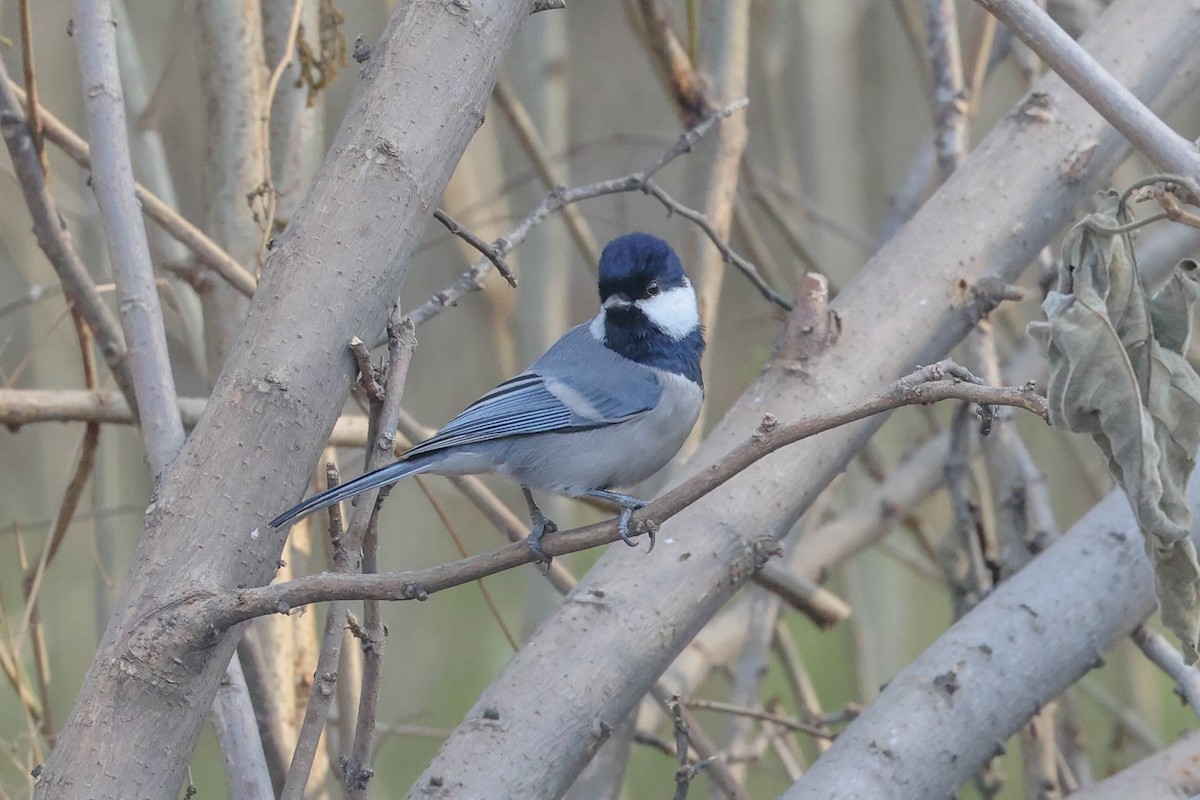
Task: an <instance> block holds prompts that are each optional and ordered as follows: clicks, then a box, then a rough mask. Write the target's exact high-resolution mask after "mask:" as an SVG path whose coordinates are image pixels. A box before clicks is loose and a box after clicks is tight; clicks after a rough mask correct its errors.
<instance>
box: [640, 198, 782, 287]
mask: <svg viewBox="0 0 1200 800" xmlns="http://www.w3.org/2000/svg"><path fill="white" fill-rule="evenodd" d="M638 188H640V189H641V190H642V191H643V192H645V193H646V194H648V195H650V196H651V197H653V198H655V199H656V200H658V201H659V202H660V203H662V204H663V205H664V206H666V207H667V211H668V213H671V214H678V215H679V216H681V217H683V218H684V219H686V220H689V221H691V222H693V223H695V224H696V226H697V227H699V228H700V230H702V231H704V235H705V236H707V237H708V238H709V241H711V242H712V243H713V244H714V245H715V246H716V248H717V250H718V251H719V252H720V253H721V258H723V259H724V260H725V263H726V264H732V265H733V266H735V267H737V269H738V270H739V271H740V272H741V273H742V274H743V275H745V276H746V278H748V279H749V281H750V283H752V284H754V288H755V289H758V291H759V292H760V293H761V294H762V296H763V297H765V298H767V299H768V300H770V301H771V302H772V303H774V304H775V305H777V306H779V307H780V308H784V309H787V310H788V311H791V310H792V308H793V304H792V301H791V300H788V299H787V298H786V297H784V296H783V295H782V294H780V293H779V292H777V291H775V290H774V289H772V288H771V287H770V286H768V285H767V282H766V281H765V280H763V277H762V275H760V274H759V272H758V268H757V267H756V266H754V265H753V264H751V263H750V262H749V261H747V260H746V259H744V258H742V257H741V256H739V255H738V254H737V253H735V252H734V251H733V248H731V247H730V246H729V245H728V244H726V243H725V241H724V240H723V239H722V238H721V235H720V234H719V233H717V231H716V229H714V228H713V226H712V225H711V224H710V223H709V221H708V218H707V217H706V216H705V215H704V214H701V213H700V212H699V211H696V210H695V209H692V208H688V207H687V206H685V205H683V204H682V203H680V202H679V201H678V200H676V199H675V198H673V197H671V196H670V195H669V194H667V193H666V192H665V191H663V189H662V187H660V186H659V185H658V184H656V183H654V182H653V181H649V180H647V181H644V182H643V183H642V185H641V186H640V187H638Z"/></svg>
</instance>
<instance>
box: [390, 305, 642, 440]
mask: <svg viewBox="0 0 1200 800" xmlns="http://www.w3.org/2000/svg"><path fill="white" fill-rule="evenodd" d="M661 396H662V387H661V386H660V385H659V382H658V378H657V377H656V376H655V374H654V372H653V371H651V370H649V369H647V368H646V367H643V366H641V365H640V364H637V363H635V362H633V361H629V360H628V359H625V358H622V357H621V356H619V355H617V354H616V353H614V352H612V351H611V350H609V349H608V348H607V347H605V346H604V345H602V344H601V343H600V342H598V341H596V339H595V337H594V336H592V334H591V332H590V331H589V330H588V329H587V326H585V325H580V326H577V327H575V328H572V329H571V330H569V331H567V333H566V334H564V335H563V337H562V338H561V339H559V340H558V342H556V343H555V344H554V346H553V347H551V348H550V349H549V350H548V351H546V354H545V355H543V356H542V357H541V358H540V359H538V360H537V362H536V363H534V365H533V366H532V367H530V368H529V369H528V370H526V371H525V372H523V373H521V374H520V375H518V376H517V377H515V378H513V379H512V380H509V381H505V382H504V383H502V384H500V385H499V386H497V387H496V388H495V389H493V390H492V391H490V392H488V393H487V394H485V395H484V396H483V397H481V398H479V399H478V400H476V401H475V402H474V403H473V404H472V405H471V406H470V407H469V408H467V409H466V410H465V411H463V412H462V413H461V414H459V415H458V416H457V417H455V418H454V419H452V420H450V422H448V423H446V426H445V427H443V428H442V429H441V430H440V431H438V432H437V433H436V434H435V435H434V436H432V437H431V438H429V439H426V440H425V441H423V442H421V443H420V444H417V445H415V446H414V447H413V448H412V449H410V450H409V451H408V452H407V453H405V459H408V458H410V457H412V456H418V455H422V454H424V453H430V452H433V451H436V450H443V449H445V448H447V447H458V446H462V445H470V444H476V443H478V442H486V441H491V440H494V439H500V438H504V437H507V436H521V435H525V434H531V433H548V432H551V431H570V430H585V429H588V428H596V427H600V426H602V425H609V424H612V423H614V422H622V421H624V420H627V419H630V418H632V417H635V416H637V415H639V414H643V413H645V412H647V411H649V410H650V409H652V408H654V407H655V406H656V405H657V404H658V401H659V398H660V397H661Z"/></svg>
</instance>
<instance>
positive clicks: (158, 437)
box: [75, 0, 183, 476]
mask: <svg viewBox="0 0 1200 800" xmlns="http://www.w3.org/2000/svg"><path fill="white" fill-rule="evenodd" d="M75 46H76V53H77V55H78V57H79V74H80V77H81V79H82V81H83V88H84V91H83V94H84V107H85V108H86V110H87V123H88V138H89V139H91V144H92V156H93V158H92V188H93V190H94V191H95V193H96V201H97V202H98V203H99V204H100V215H101V217H102V218H103V220H104V231H105V234H106V235H107V238H108V253H109V259H110V260H111V261H112V268H113V275H114V277H115V278H116V283H117V294H118V297H119V310H120V316H121V327H122V328H123V329H124V331H125V341H126V343H127V344H128V346H129V364H130V370H131V372H132V375H133V386H134V393H135V394H136V395H137V405H138V415H139V416H140V417H141V431H142V442H143V444H144V446H145V448H146V458H147V459H148V461H149V464H150V471H151V472H152V473H153V474H154V475H156V476H157V475H161V474H162V471H163V470H164V469H166V467H167V465H168V464H170V463H171V461H172V460H173V459H174V458H175V454H176V453H178V452H179V448H180V446H181V445H182V444H183V423H182V421H180V418H179V409H178V408H177V407H176V400H175V378H174V376H173V375H172V374H171V360H170V356H169V355H168V353H167V333H166V329H165V328H164V326H163V318H162V309H161V307H160V306H159V302H158V288H157V287H156V286H155V283H154V265H153V264H152V262H151V260H150V246H149V243H148V240H147V239H146V226H145V223H144V222H143V220H142V211H141V207H140V206H139V205H138V202H137V197H136V196H135V194H134V184H133V166H132V164H131V162H130V160H129V142H128V138H127V136H128V132H127V130H126V125H125V105H124V101H123V100H122V95H121V76H120V74H119V72H118V71H117V39H116V22H115V20H114V19H113V12H112V6H111V4H110V3H109V1H108V0H76V2H75Z"/></svg>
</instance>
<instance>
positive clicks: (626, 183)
mask: <svg viewBox="0 0 1200 800" xmlns="http://www.w3.org/2000/svg"><path fill="white" fill-rule="evenodd" d="M747 102H748V101H746V100H738V101H737V102H735V103H730V104H729V105H728V106H726V107H725V108H723V109H721V110H720V111H718V112H716V113H715V114H713V115H712V116H710V117H708V118H707V119H705V120H703V121H702V122H700V123H699V124H698V125H696V127H694V128H692V129H691V130H689V131H687V132H686V133H684V134H683V135H681V136H680V137H679V139H678V141H676V142H675V144H674V145H673V146H672V147H670V148H668V149H667V150H666V151H665V152H663V153H662V154H661V155H660V156H659V157H658V158H656V159H654V160H653V161H651V162H650V163H649V164H647V165H646V166H644V167H642V168H641V169H640V170H638V171H637V172H634V173H632V174H630V175H626V176H624V177H621V178H613V179H610V180H606V181H600V182H598V183H590V184H587V185H585V186H578V187H575V188H572V189H567V188H565V187H564V188H559V189H557V190H555V191H553V192H551V193H550V194H548V195H546V198H545V199H544V200H542V202H541V203H540V204H539V205H538V207H537V208H535V209H534V210H533V211H531V212H530V213H529V214H528V215H527V216H526V217H525V219H523V220H521V221H520V222H519V223H517V225H516V227H514V228H513V229H512V230H510V231H509V232H508V233H507V234H505V235H504V236H503V237H501V238H500V239H497V240H496V242H495V244H494V245H492V249H493V250H494V251H495V253H496V254H497V255H499V256H505V255H507V254H508V253H510V252H511V251H512V249H513V248H514V247H516V246H517V245H518V244H520V243H521V242H523V241H524V240H525V237H526V236H528V235H529V232H530V231H531V230H533V228H534V227H536V226H537V225H540V224H541V223H542V222H544V221H545V220H546V218H547V217H549V216H550V215H551V214H553V213H555V212H557V211H560V210H561V209H563V208H564V207H565V206H568V205H570V204H572V203H578V202H580V201H581V200H590V199H591V198H594V197H603V196H605V195H610V194H619V193H621V192H633V191H646V192H647V193H649V194H653V192H651V191H649V190H647V188H646V187H647V186H650V185H651V184H650V178H651V177H653V176H654V175H655V174H656V173H657V172H658V171H659V170H661V169H662V168H663V167H665V166H666V165H667V164H669V163H671V162H672V161H673V160H675V159H676V158H678V157H679V156H681V155H683V154H684V153H687V152H690V151H691V149H692V146H693V145H695V143H696V142H697V141H699V140H700V138H701V137H703V136H704V135H705V134H706V133H708V132H709V131H710V130H711V129H712V128H713V126H714V125H716V124H717V123H718V122H719V121H721V120H722V119H724V118H726V117H729V116H731V115H732V114H733V113H734V112H736V111H738V110H740V109H741V108H743V107H745V105H746V103H747ZM659 200H660V202H663V203H664V204H665V205H667V207H668V208H672V205H671V203H673V202H674V201H670V202H668V201H665V200H663V199H662V198H659ZM675 208H676V209H682V208H683V207H682V206H678V204H676V206H675ZM691 213H692V215H693V216H689V217H688V219H690V220H692V221H693V222H696V223H697V224H701V220H703V219H704V218H703V216H701V215H700V214H698V213H697V212H694V211H693V212H691ZM684 216H687V215H684ZM701 227H705V225H701ZM705 232H706V233H707V234H708V235H709V236H710V237H712V236H713V235H714V233H713V231H712V228H711V226H709V227H706V228H705ZM714 241H717V240H716V239H714ZM726 251H729V248H728V247H727V246H726V247H725V250H724V251H723V253H724V252H726ZM729 252H731V251H729ZM730 258H731V260H733V263H734V266H736V267H738V269H740V270H742V271H743V272H746V273H747V277H750V276H751V273H753V275H754V276H755V277H758V276H757V271H756V270H754V269H753V267H752V266H751V267H750V269H749V270H747V269H746V265H747V262H745V260H744V259H740V260H734V259H732V256H730ZM739 262H740V263H739ZM492 264H493V262H492V261H491V260H490V259H489V258H486V257H485V258H483V259H480V260H479V261H477V262H475V264H474V265H473V266H472V267H471V268H470V269H469V270H467V271H466V272H465V273H463V275H462V276H461V277H460V278H459V279H458V280H456V281H455V282H454V283H452V284H450V286H448V287H446V288H445V289H443V290H442V291H440V292H438V293H437V294H435V295H434V296H433V297H432V298H431V299H429V300H427V301H426V302H425V303H424V304H423V305H421V306H420V307H418V308H417V309H416V310H414V311H412V312H411V313H410V314H409V315H408V316H409V318H410V319H412V321H413V322H414V323H415V324H417V325H421V324H423V323H425V322H428V321H429V320H431V319H433V318H434V317H435V316H437V315H438V314H440V313H441V312H442V311H444V310H445V309H446V308H447V307H448V306H451V305H454V303H456V302H458V300H459V299H460V298H461V297H463V295H465V294H467V293H468V292H472V291H474V290H476V289H479V288H481V287H482V283H481V279H482V278H483V276H484V275H486V274H487V272H488V270H489V269H491V267H492ZM752 280H753V278H752ZM758 281H759V282H760V283H761V281H762V279H761V277H758ZM756 285H758V284H756ZM764 294H765V292H764ZM766 296H767V297H768V299H771V300H774V301H775V302H779V299H781V296H780V295H778V293H772V294H771V295H766ZM783 302H784V303H786V302H787V301H786V300H784V301H783Z"/></svg>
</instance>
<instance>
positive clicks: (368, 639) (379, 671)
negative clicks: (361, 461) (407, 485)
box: [342, 303, 417, 800]
mask: <svg viewBox="0 0 1200 800" xmlns="http://www.w3.org/2000/svg"><path fill="white" fill-rule="evenodd" d="M387 333H388V367H387V387H386V391H385V393H384V395H383V397H381V398H379V399H377V400H374V401H373V402H372V404H371V412H372V413H371V419H372V423H373V428H374V429H375V431H376V432H377V433H378V436H377V437H371V439H372V444H373V445H374V447H372V449H371V451H370V452H369V453H368V455H367V464H366V467H367V470H368V471H370V470H373V469H378V468H379V467H382V466H383V465H384V464H386V463H387V462H389V461H391V460H392V457H393V453H394V452H395V450H396V441H395V434H394V433H393V431H395V430H396V425H397V422H398V419H399V416H400V401H401V400H402V399H403V397H404V386H405V383H406V379H407V378H408V367H409V365H410V364H411V363H412V355H413V350H414V349H416V346H417V337H416V332H415V330H414V326H413V323H412V322H411V321H410V320H408V319H405V318H403V317H402V316H401V313H400V304H399V303H396V304H395V305H394V306H393V307H392V312H391V314H390V315H389V317H388V324H387ZM372 494H373V493H367V496H366V497H364V498H363V499H362V500H361V501H360V505H359V506H358V508H356V509H355V512H354V515H353V517H352V518H351V521H350V531H349V535H348V537H347V538H348V539H349V545H348V549H350V552H351V558H353V556H354V554H355V549H356V548H357V549H358V550H359V551H360V552H361V553H362V557H361V561H360V563H359V566H358V569H357V571H358V572H359V573H360V574H363V575H369V574H375V572H376V570H377V568H378V565H377V551H378V546H379V507H380V505H381V504H382V502H383V499H384V497H386V490H383V491H381V492H379V493H378V495H377V496H375V497H374V498H373V497H372ZM367 503H370V504H371V505H370V507H369V510H368V508H367V506H366V504H367ZM364 525H365V529H363V526H364ZM360 530H361V531H362V532H361V533H360ZM360 543H361V544H360ZM348 566H349V567H350V569H349V570H348V574H353V572H354V571H355V569H354V565H353V561H351V562H350V564H349V565H348ZM363 622H364V624H365V629H364V630H365V634H366V635H365V637H364V638H363V639H362V643H363V644H362V649H363V666H362V686H361V688H360V689H359V696H358V718H357V719H358V721H357V724H356V725H355V729H354V744H353V746H352V747H351V750H350V755H349V757H348V758H347V760H346V764H345V771H344V773H343V775H342V783H343V786H344V788H345V789H346V795H347V797H349V798H352V800H354V799H355V798H362V797H365V794H366V790H367V784H368V783H369V782H370V780H371V777H372V776H373V775H374V774H375V773H374V770H372V769H371V768H370V760H371V741H372V738H373V737H374V735H375V717H376V714H377V713H378V706H379V692H380V688H381V686H382V682H383V651H384V647H385V645H386V642H387V633H386V631H385V629H384V625H383V618H382V614H381V611H380V607H379V601H378V600H376V599H372V598H364V599H363Z"/></svg>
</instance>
